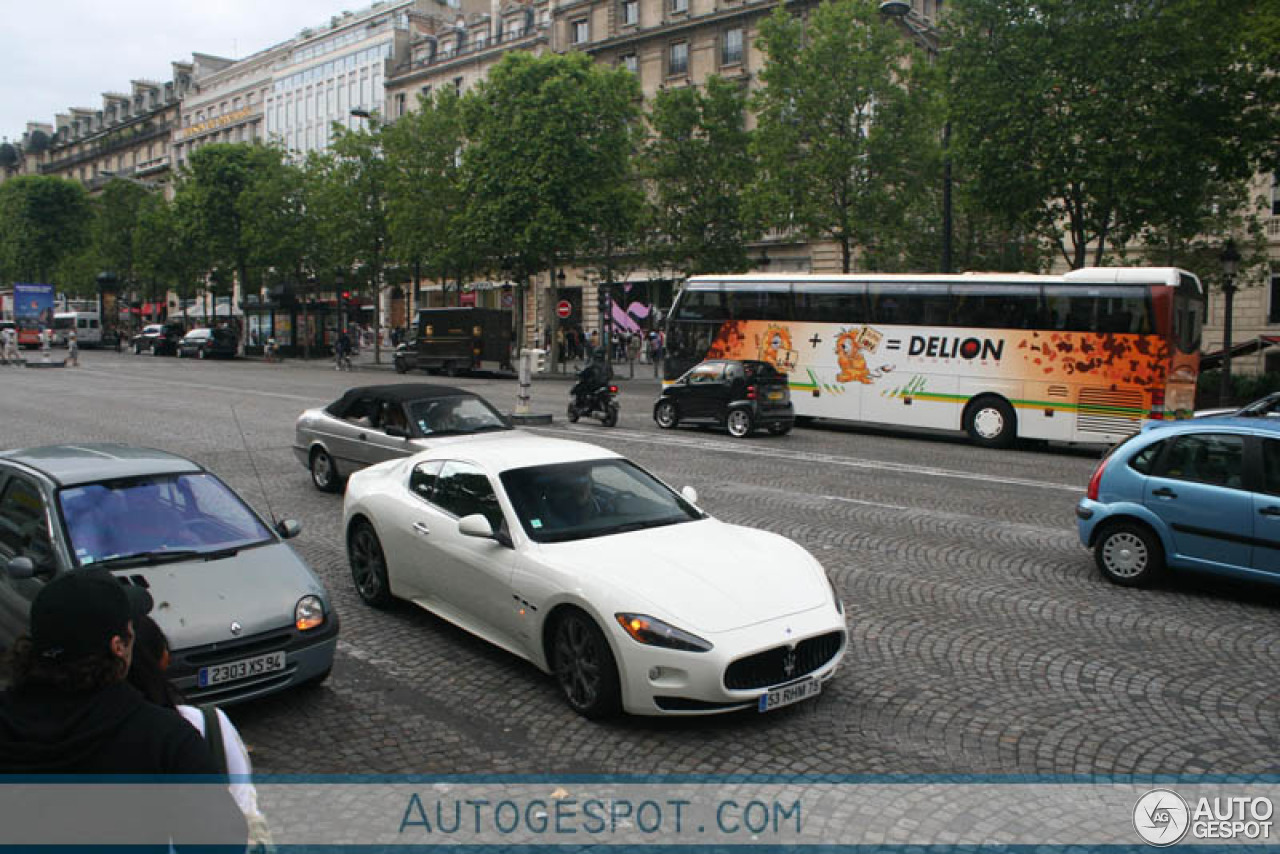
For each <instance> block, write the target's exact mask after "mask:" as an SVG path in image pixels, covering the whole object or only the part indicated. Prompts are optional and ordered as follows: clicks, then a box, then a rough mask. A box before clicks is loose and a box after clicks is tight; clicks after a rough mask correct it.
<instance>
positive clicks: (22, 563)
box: [5, 555, 36, 581]
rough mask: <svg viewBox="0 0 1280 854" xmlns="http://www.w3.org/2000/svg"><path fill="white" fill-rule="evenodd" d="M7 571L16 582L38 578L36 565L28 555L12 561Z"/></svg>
mask: <svg viewBox="0 0 1280 854" xmlns="http://www.w3.org/2000/svg"><path fill="white" fill-rule="evenodd" d="M5 569H6V570H7V571H8V573H9V577H10V578H12V579H13V580H14V581H25V580H26V579H28V578H35V577H36V565H35V562H34V561H32V560H31V558H29V557H27V556H26V555H19V556H18V557H15V558H12V559H10V561H9V563H8V565H7V566H6V567H5Z"/></svg>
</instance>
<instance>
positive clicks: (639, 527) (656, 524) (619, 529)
mask: <svg viewBox="0 0 1280 854" xmlns="http://www.w3.org/2000/svg"><path fill="white" fill-rule="evenodd" d="M688 521H690V520H689V519H688V518H687V517H684V516H681V517H679V518H673V519H648V520H646V521H643V522H624V523H622V524H621V525H612V526H610V527H608V528H600V529H598V530H596V531H592V532H591V533H592V534H594V535H596V536H602V535H603V536H608V535H610V534H628V533H630V532H632V531H644V530H648V529H649V528H661V527H664V526H666V525H676V524H679V523H680V522H688Z"/></svg>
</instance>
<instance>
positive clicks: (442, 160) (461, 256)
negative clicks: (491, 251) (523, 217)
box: [384, 87, 480, 293]
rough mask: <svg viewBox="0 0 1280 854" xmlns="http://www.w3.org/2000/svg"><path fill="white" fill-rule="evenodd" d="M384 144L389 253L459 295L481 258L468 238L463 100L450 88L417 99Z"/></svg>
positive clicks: (387, 133)
mask: <svg viewBox="0 0 1280 854" xmlns="http://www.w3.org/2000/svg"><path fill="white" fill-rule="evenodd" d="M384 142H385V144H386V150H387V160H388V161H389V164H390V169H389V174H388V178H389V181H390V184H389V187H388V227H389V228H390V232H391V247H392V254H394V255H395V256H396V257H397V258H400V259H403V260H404V261H406V262H408V263H411V264H413V265H414V268H415V272H416V273H417V274H418V275H425V276H426V277H427V278H430V279H434V280H436V281H438V282H441V283H442V284H445V285H447V284H448V283H449V282H450V281H452V282H453V283H454V288H455V293H461V288H462V282H463V279H464V278H465V277H467V276H469V275H470V274H471V273H473V272H474V271H475V269H476V267H477V264H478V262H479V258H480V256H479V254H478V253H477V252H476V251H475V247H474V246H473V244H472V243H471V242H470V241H469V240H467V238H466V215H467V202H468V199H467V194H466V189H465V186H464V182H463V175H462V151H463V150H464V148H465V146H466V135H465V129H464V122H463V114H462V100H461V98H459V97H458V94H457V93H456V92H455V91H454V90H453V89H452V88H448V87H446V88H444V89H441V90H438V91H437V92H436V93H435V94H434V96H423V97H421V98H420V109H419V110H417V111H416V112H413V113H410V114H409V115H407V116H405V117H403V118H401V119H400V120H399V121H397V122H396V123H395V124H394V125H391V126H390V127H388V128H387V129H386V131H385V133H384Z"/></svg>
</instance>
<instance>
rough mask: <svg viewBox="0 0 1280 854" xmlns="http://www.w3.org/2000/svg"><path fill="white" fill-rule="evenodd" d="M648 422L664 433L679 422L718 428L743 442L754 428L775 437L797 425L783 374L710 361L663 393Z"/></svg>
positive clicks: (767, 367) (752, 364) (757, 365)
mask: <svg viewBox="0 0 1280 854" xmlns="http://www.w3.org/2000/svg"><path fill="white" fill-rule="evenodd" d="M653 420H654V421H656V422H658V426H659V427H662V428H664V429H667V430H669V429H671V428H673V427H675V426H676V425H678V424H681V423H689V424H713V425H716V426H723V427H724V428H725V429H727V430H728V431H729V435H730V436H734V437H737V438H742V437H743V436H748V435H750V434H751V431H753V430H755V429H757V428H763V429H766V430H768V431H769V432H770V433H772V434H774V435H775V436H781V435H782V434H784V433H787V432H790V430H791V428H792V426H794V424H795V422H796V413H795V409H794V408H793V407H792V405H791V392H790V389H789V388H788V385H787V375H786V374H784V373H780V372H779V371H778V370H777V369H776V368H775V367H774V366H773V365H771V364H769V363H768V362H757V361H745V360H744V361H738V360H734V359H712V360H709V361H706V362H702V363H701V364H698V365H695V366H694V367H692V368H690V369H689V371H688V373H686V374H685V375H684V376H682V377H681V378H680V379H678V380H676V381H675V382H674V383H672V384H671V385H669V386H667V387H666V388H664V389H663V390H662V394H661V395H660V396H659V397H658V401H657V403H655V404H654V405H653Z"/></svg>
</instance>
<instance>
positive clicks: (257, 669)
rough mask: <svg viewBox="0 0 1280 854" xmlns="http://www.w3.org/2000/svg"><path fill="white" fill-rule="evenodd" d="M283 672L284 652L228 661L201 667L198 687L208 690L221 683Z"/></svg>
mask: <svg viewBox="0 0 1280 854" xmlns="http://www.w3.org/2000/svg"><path fill="white" fill-rule="evenodd" d="M277 670H284V650H280V651H279V652H269V653H267V654H266V655H256V656H254V657H253V658H242V659H240V660H239V661H228V662H227V663H226V664H214V665H212V666H211V667H201V668H200V673H199V677H198V680H199V685H200V687H201V688H208V687H209V686H210V685H221V684H222V683H223V682H235V681H236V680H238V679H248V678H250V677H252V676H264V675H266V674H268V673H275V672H276V671H277Z"/></svg>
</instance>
